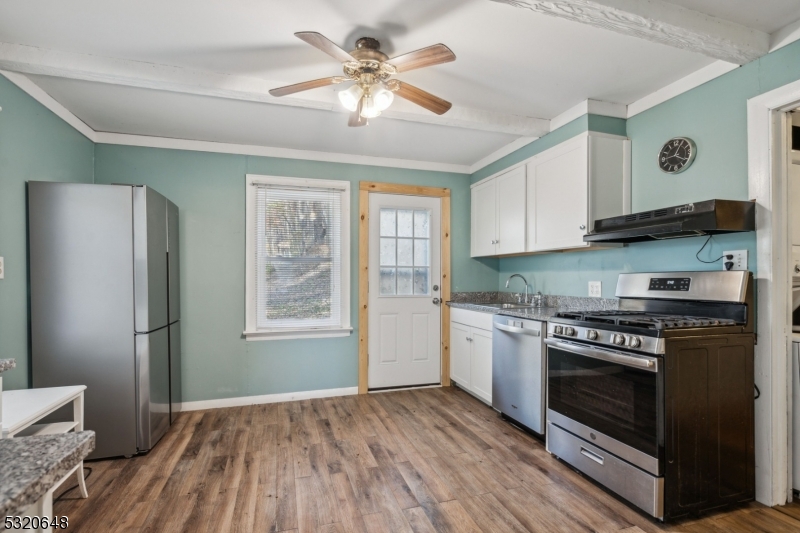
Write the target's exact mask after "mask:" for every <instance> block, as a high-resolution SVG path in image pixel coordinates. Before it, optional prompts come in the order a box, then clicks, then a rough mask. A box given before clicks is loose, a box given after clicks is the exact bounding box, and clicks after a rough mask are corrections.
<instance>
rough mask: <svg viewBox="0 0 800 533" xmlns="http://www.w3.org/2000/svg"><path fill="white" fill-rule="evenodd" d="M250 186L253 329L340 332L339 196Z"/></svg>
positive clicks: (324, 190)
mask: <svg viewBox="0 0 800 533" xmlns="http://www.w3.org/2000/svg"><path fill="white" fill-rule="evenodd" d="M254 186H255V187H256V188H257V191H256V257H255V258H254V260H255V261H256V268H255V272H256V280H255V281H256V316H257V320H256V326H257V327H258V329H289V328H293V329H297V328H330V327H339V326H341V325H342V316H341V298H342V294H341V288H342V257H341V256H342V228H341V220H342V195H343V191H342V190H340V189H332V188H331V189H328V188H306V187H289V186H278V185H266V184H254ZM345 237H347V236H345Z"/></svg>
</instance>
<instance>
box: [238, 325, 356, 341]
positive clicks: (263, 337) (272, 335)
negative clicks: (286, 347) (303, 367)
mask: <svg viewBox="0 0 800 533" xmlns="http://www.w3.org/2000/svg"><path fill="white" fill-rule="evenodd" d="M352 333H353V328H351V327H346V328H320V329H280V330H257V331H245V332H244V337H245V339H246V340H248V341H277V340H290V339H323V338H330V337H349V336H350V335H351V334H352Z"/></svg>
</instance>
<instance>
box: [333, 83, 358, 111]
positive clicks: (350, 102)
mask: <svg viewBox="0 0 800 533" xmlns="http://www.w3.org/2000/svg"><path fill="white" fill-rule="evenodd" d="M363 94H364V90H363V89H362V88H361V87H359V86H358V85H357V84H356V85H353V86H351V87H349V88H348V89H346V90H344V91H339V101H340V102H341V103H342V105H343V106H344V107H345V109H347V110H348V111H355V110H356V108H358V101H359V100H361V97H362V96H363Z"/></svg>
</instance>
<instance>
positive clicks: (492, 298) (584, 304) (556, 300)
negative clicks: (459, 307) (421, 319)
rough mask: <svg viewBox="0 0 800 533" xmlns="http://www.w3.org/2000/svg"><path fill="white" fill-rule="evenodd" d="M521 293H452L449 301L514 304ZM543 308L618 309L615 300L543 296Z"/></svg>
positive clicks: (617, 301) (617, 302) (617, 303)
mask: <svg viewBox="0 0 800 533" xmlns="http://www.w3.org/2000/svg"><path fill="white" fill-rule="evenodd" d="M520 294H521V293H516V292H503V291H485V292H454V293H452V294H451V295H450V301H451V302H455V303H474V304H484V303H516V302H517V301H518V298H519V296H520ZM544 306H545V307H559V308H564V307H567V308H571V309H577V308H580V309H586V310H612V309H617V308H618V307H619V300H617V299H616V298H588V297H583V296H562V295H558V294H545V295H544Z"/></svg>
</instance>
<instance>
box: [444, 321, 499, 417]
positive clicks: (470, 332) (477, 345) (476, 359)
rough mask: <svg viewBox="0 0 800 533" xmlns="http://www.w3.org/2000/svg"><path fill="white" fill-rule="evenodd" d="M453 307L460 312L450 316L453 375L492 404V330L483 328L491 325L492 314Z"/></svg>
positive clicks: (455, 379) (451, 366) (452, 376)
mask: <svg viewBox="0 0 800 533" xmlns="http://www.w3.org/2000/svg"><path fill="white" fill-rule="evenodd" d="M453 311H458V313H453V315H455V317H453V316H451V318H450V379H451V380H452V381H454V382H455V383H456V384H458V386H459V387H461V388H462V389H464V390H466V391H469V392H470V393H472V394H474V395H475V396H477V397H478V398H480V399H482V400H483V401H485V402H487V403H489V404H491V403H492V332H491V330H488V329H484V328H486V327H491V326H490V324H491V318H492V315H489V314H486V313H479V312H475V311H465V310H463V309H454V310H453ZM454 319H455V320H459V321H460V322H455V321H454ZM487 319H488V321H487ZM476 324H477V326H482V327H477V326H476Z"/></svg>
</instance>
